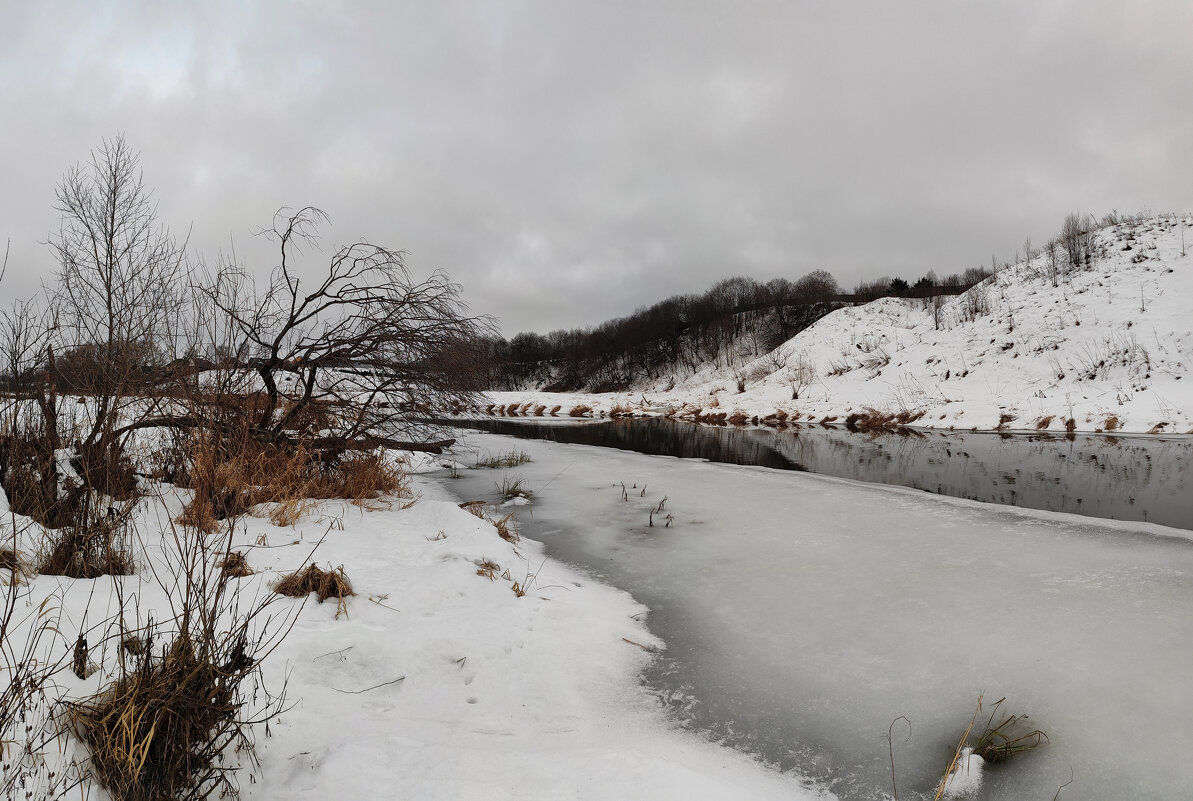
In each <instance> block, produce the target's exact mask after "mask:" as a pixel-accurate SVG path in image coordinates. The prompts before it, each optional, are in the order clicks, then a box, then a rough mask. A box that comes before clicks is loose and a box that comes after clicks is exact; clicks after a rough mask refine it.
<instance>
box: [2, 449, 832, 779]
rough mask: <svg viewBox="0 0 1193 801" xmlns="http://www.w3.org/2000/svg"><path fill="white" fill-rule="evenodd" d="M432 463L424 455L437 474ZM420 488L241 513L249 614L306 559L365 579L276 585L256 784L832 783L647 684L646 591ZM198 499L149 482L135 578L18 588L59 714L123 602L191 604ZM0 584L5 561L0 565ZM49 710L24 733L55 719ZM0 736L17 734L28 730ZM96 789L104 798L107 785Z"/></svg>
mask: <svg viewBox="0 0 1193 801" xmlns="http://www.w3.org/2000/svg"><path fill="white" fill-rule="evenodd" d="M423 459H424V460H423V461H421V462H419V463H420V464H421V465H422V468H421V469H423V470H434V471H438V470H439V468H438V467H437V466H436V465H435V464H434V463H433V462H430V461H429V460H426V459H425V457H423ZM409 489H410V490H411V491H412V492H413V493H415V494H416V495H417V496H421V497H420V499H419V500H418V501H417V503H415V504H413V505H412V506H409V507H408V508H403V507H404V504H405V503H407V501H406V500H401V499H390V500H389V501H386V500H384V499H381V500H376V501H370V502H366V503H365V504H364V505H363V506H360V505H354V504H352V503H348V502H345V501H319V502H311V503H309V504H307V505H304V506H303V507H302V513H301V516H299V517H298V519H297V521H296V522H295V524H294V525H293V526H278V525H275V524H273V523H272V522H271V521H270V519H269V518H268V517H267V516H246V517H244V518H242V520H241V523H238V525H237V527H236V530H235V532H234V533H233V535H232V540H231V542H230V546H231V548H232V550H233V552H236V553H241V554H243V555H244V557H245V560H244V561H245V565H244V566H245V568H247V570H249V571H251V573H249V574H247V575H244V576H242V577H240V578H236V579H234V580H233V582H232V585H231V589H230V590H229V592H230V593H232V595H231V596H230V597H234V598H235V599H236V600H235V601H234V602H233V603H234V604H235V605H236V608H240V609H241V610H242V612H243V611H244V610H245V609H247V608H249V607H251V606H253V605H255V604H256V603H257V601H258V600H260V599H266V598H269V597H271V596H272V587H273V586H274V585H275V584H276V583H277V582H278V580H279V579H280V578H281V577H282V575H283V574H285V573H288V572H290V571H293V570H295V569H298V568H301V567H303V566H304V565H305V564H309V563H311V562H315V563H317V564H318V565H320V566H322V567H325V568H329V569H331V570H333V571H338V570H342V575H343V576H345V577H346V578H347V579H348V580H349V581H350V582H351V584H352V587H353V589H354V591H355V595H353V596H351V597H346V598H344V599H343V602H342V603H340V604H337V603H336V599H335V598H334V597H333V598H331V599H329V600H328V602H326V603H317V602H316V598H315V596H314V595H312V596H310V597H308V598H307V599H306V600H305V601H304V600H302V599H290V598H279V599H277V600H275V601H274V602H273V605H272V606H271V607H270V608H269V615H268V620H266V619H265V617H264V616H263V617H262V618H261V619H260V620H258V622H257V624H256V626H255V627H254V631H257V630H260V631H262V632H267V633H270V636H271V637H277V636H280V635H282V634H283V633H284V635H285V636H284V637H282V638H281V640H280V643H279V644H278V645H277V647H276V648H275V649H274V650H272V652H270V653H269V654H268V655H267V656H265V657H264V659H263V661H261V663H260V666H261V670H262V676H263V679H264V681H265V683H264V685H263V687H267V688H268V689H269V690H270V691H272V692H273V693H277V692H279V691H280V690H282V689H283V688H285V701H284V711H283V712H282V713H281V715H280V717H277V718H274V719H272V720H271V721H270V722H269V723H268V725H263V724H258V725H257V726H255V727H253V732H254V736H255V739H256V741H257V757H258V758H259V759H260V764H259V766H256V767H254V765H253V764H252V760H251V759H250V758H249V757H248V756H247V755H246V753H245V752H242V751H241V750H240V749H239V748H237V749H236V750H235V751H233V750H232V749H231V748H229V749H228V752H227V753H226V754H225V759H226V760H227V761H226V762H225V763H223V764H224V765H225V767H226V768H228V769H230V770H232V771H233V773H232V776H233V782H234V783H235V784H238V785H239V786H240V788H241V792H242V797H244V798H246V799H287V801H293V800H294V799H312V800H314V799H319V800H320V801H322V800H323V799H326V798H328V797H329V796H330V797H337V798H353V799H356V798H360V799H365V798H402V799H472V800H474V801H493V799H520V798H581V799H594V801H595V800H596V799H599V800H600V801H607V799H613V798H643V799H646V798H650V799H656V798H664V799H675V801H690V799H701V798H706V799H710V801H711V799H718V801H719V799H724V798H730V799H741V801H747V799H757V798H761V799H792V798H797V799H812V798H819V797H821V796H819V795H818V794H816V793H814V792H812V791H810V790H807V789H806V788H805V787H804V786H803V784H801V782H800V781H799V780H798V778H796V777H793V776H791V775H782V774H779V773H777V772H775V771H774V770H771V769H768V768H765V767H763V766H761V765H760V764H759V763H757V762H756V761H754V760H752V759H750V758H749V757H746V756H743V755H741V754H739V753H736V752H734V751H731V750H729V749H726V748H722V747H718V746H717V745H714V744H712V743H710V742H707V741H705V740H703V739H701V738H699V737H696V736H692V735H688V734H685V733H683V732H679V731H677V730H675V729H674V728H672V727H671V726H670V725H669V723H668V721H667V719H666V717H665V715H664V713H663V710H662V709H661V707H660V704H659V702H658V700H657V699H656V698H655V697H654V696H652V695H651V694H650V693H649V692H648V691H647V690H645V689H644V688H642V687H641V685H640V683H639V674H640V671H641V670H642V668H643V666H644V665H645V664H646V663H647V661H648V660H649V659H650V655H651V654H650V653H649V652H648V651H650V652H653V651H656V650H658V649H661V648H663V647H665V646H664V644H663V643H662V642H660V641H659V640H658V639H657V638H655V637H653V636H652V635H651V634H650V632H649V631H648V630H647V628H646V624H645V623H644V619H645V617H646V615H647V610H646V608H645V607H644V606H642V604H640V603H639V602H637V601H635V600H634V599H633V598H631V597H630V596H629V595H628V594H627V593H625V592H622V591H619V590H616V589H613V588H612V587H610V586H608V585H606V584H602V583H600V582H598V581H594V580H593V579H591V578H590V577H588V576H586V575H584V574H582V573H580V572H577V571H575V570H573V569H572V568H569V567H567V566H565V565H564V564H562V563H560V562H559V561H557V560H554V559H548V558H545V555H544V553H543V549H542V547H541V546H540V545H539V544H538V543H537V542H535V541H533V540H530V539H522V538H518V537H517V535H516V531H515V532H508V533H507V536H508V537H509V539H504V538H503V537H502V536H501V535H500V533H499V530H498V528H497V527H496V526H495V525H494V524H493V522H491V520H492V519H500V516H494V515H493V514H492V513H490V514H489V515H488V519H482V518H480V517H477V516H476V515H474V514H470V513H469V512H468V511H466V510H465V509H462V508H461V507H460V506H459V505H458V504H457V503H456V502H454V501H453V500H452V499H450V498H449V496H448V495H447V494H446V493H445V492H444V491H443V489H442V488H441V487H440V486H439V484H438V483H437V482H436V481H435V480H434V479H433V478H431V477H430V476H427V475H424V474H420V473H418V472H415V473H414V474H412V475H411V476H410V483H409ZM188 497H189V494H188V492H187V491H185V490H178V489H175V488H173V487H170V486H169V485H155V486H154V491H153V492H151V493H150V494H149V495H148V496H147V497H145V498H143V499H142V500H141V501H140V502H139V503H138V504H137V506H136V507H135V511H134V512H133V518H132V521H131V524H132V528H131V530H130V533H131V536H130V537H129V545H130V547H131V548H132V551H131V553H132V557H133V561H134V563H135V565H136V568H137V571H136V573H135V574H134V575H131V576H127V577H123V578H113V577H108V576H103V577H100V578H98V579H93V580H81V579H70V578H65V577H59V576H50V575H35V574H27V575H24V576H23V577H22V578H21V579H20V583H19V584H16V585H14V589H15V591H16V592H17V593H19V596H18V600H19V610H21V611H20V613H19V614H18V615H17V616H16V618H15V621H16V624H15V626H16V627H15V628H14V629H10V630H6V631H5V653H9V654H11V653H12V652H13V651H12V649H13V648H19V646H20V644H21V643H23V642H25V638H26V636H27V635H28V634H29V633H30V631H31V628H30V627H33V626H37V625H42V624H44V623H46V622H47V621H51V620H52V621H53V626H54V631H55V632H57V633H56V634H53V637H52V639H51V638H49V637H50V635H46V638H43V639H44V645H45V647H46V649H47V651H46V654H45V655H46V656H47V657H48V658H49V659H50V660H51V661H52V660H55V659H60V658H61V659H64V663H63V666H62V669H60V670H59V671H58V673H56V674H55V676H54V681H53V685H52V689H53V693H54V699H53V700H54V708H57V706H58V705H59V704H61V703H62V702H70V701H77V700H80V699H84V698H88V697H91V696H93V695H94V694H96V693H97V692H99V691H100V690H101V688H103V687H105V686H108V685H109V683H110V682H111V681H112V680H113V679H114V678H115V677H116V676H118V675H120V673H119V669H118V666H117V664H118V656H119V652H120V647H121V646H120V642H121V641H120V637H119V635H120V632H121V631H122V629H121V628H120V627H119V625H118V621H117V619H116V618H114V617H112V616H113V615H115V614H117V611H118V610H120V609H121V606H122V603H121V599H122V598H123V599H125V600H127V599H129V598H135V599H136V601H135V606H134V605H126V606H125V614H126V615H127V616H128V617H127V620H126V624H127V625H128V626H130V627H131V626H135V625H136V624H137V622H138V621H140V622H141V623H144V621H146V620H150V619H152V620H156V621H164V622H165V624H166V625H167V628H168V624H169V622H170V621H171V620H172V619H173V617H172V611H171V610H172V609H173V608H175V606H176V605H177V603H178V596H177V593H176V592H175V591H171V590H168V589H166V588H164V587H162V586H160V585H159V584H158V581H160V580H162V579H163V578H164V579H165V580H166V582H167V584H169V577H170V575H171V572H170V570H171V567H170V566H171V565H175V566H176V565H177V564H178V556H179V555H178V552H177V550H176V549H177V548H178V547H179V540H177V539H175V538H172V537H171V536H170V534H169V532H170V530H171V528H172V527H171V525H170V523H169V521H170V520H171V519H173V518H175V517H177V516H178V514H179V512H180V511H181V507H182V504H183V502H184V501H185V500H186V499H187V498H188ZM365 507H368V508H365ZM268 511H269V509H268V508H265V509H263V510H261V513H262V514H264V513H265V512H268ZM0 513H2V514H0V520H3V521H5V522H4V523H0V525H3V526H4V527H5V529H7V530H6V531H5V540H6V541H11V542H13V543H15V545H16V547H17V549H18V552H19V553H20V554H21V555H22V556H21V561H22V563H30V562H32V560H33V556H34V554H35V553H36V552H37V548H38V543H39V541H40V540H39V538H40V536H41V533H40V532H41V529H40V528H39V527H38V526H37V525H36V524H33V523H32V522H31V521H29V519H28V518H23V517H22V516H20V515H13V514H11V513H10V511H9V510H8V508H7V501H6V499H5V498H4V496H3V493H2V492H0ZM511 525H513V524H511ZM9 526H13V527H15V529H16V530H17V532H18V534H17V535H15V537H14V536H13V534H12V530H11V529H9ZM510 540H516V541H510ZM6 547H7V546H6ZM26 572H28V571H26ZM155 576H156V578H155ZM0 577H3V578H4V579H8V577H9V571H7V570H3V568H0ZM58 610H60V611H58ZM47 615H48V616H49V617H47ZM291 619H292V620H293V628H291V629H289V631H288V633H286V632H285V628H286V626H287V625H288V621H290V620H291ZM78 634H82V635H84V636H85V637H86V639H87V640H88V641H89V642H90V646H91V647H90V650H89V651H87V650H84V652H83V653H84V657H83V659H84V662H86V663H88V664H87V665H86V669H85V670H83V669H82V668H80V672H81V673H83V674H85V675H86V678H80V677H78V676H76V675H75V673H74V672H72V671H71V670H70V669H68V668H69V667H70V663H71V659H70V649H71V648H72V647H74V646H75V637H76V635H78ZM84 648H86V646H84ZM62 654H65V657H63V656H62ZM77 654H78V651H77V649H76V664H78V658H77ZM261 689H262V687H259V686H257V685H256V684H254V686H253V687H252V688H247V687H246V697H245V700H246V702H248V703H249V705H250V706H252V707H253V710H252V711H250V710H249V709H248V708H247V707H246V711H245V717H246V718H248V717H252V715H253V714H255V713H256V711H257V710H256V706H257V705H263V704H265V703H266V696H265V695H264V694H263V693H262V692H261ZM37 709H39V710H41V711H40V712H35V713H34V715H33V717H32V718H30V722H31V723H32V724H33V725H34V726H35V728H34V729H33V730H31V731H36V730H37V728H36V727H38V726H40V725H41V723H42V722H44V720H39V719H38V716H39V715H41V714H45V713H46V712H47V710H46V709H45V708H42V707H38V708H37ZM4 723H5V726H6V727H7V724H9V723H14V721H4ZM14 725H15V724H14ZM49 726H50V730H51V731H55V730H56V731H60V729H59V728H58V727H57V724H56V723H54V722H52V721H51V722H50V723H49ZM4 732H5V733H6V735H7V734H13V738H14V739H15V738H16V736H17V735H19V736H20V737H21V738H22V739H20V740H19V742H20V743H24V739H23V738H24V736H25V732H24V730H22V732H18V733H15V734H14V733H13V732H8V731H7V728H5V729H4ZM6 739H7V736H6ZM87 756H88V754H87V752H86V749H85V748H84V747H83V746H81V745H80V744H79V743H78V742H77V741H76V740H75V739H74V738H73V737H71V736H70V735H66V734H58V735H51V737H50V739H49V741H48V745H45V746H43V747H41V750H40V751H39V750H35V751H33V752H31V754H30V755H29V756H27V757H23V758H22V760H20V761H18V762H16V763H11V764H6V765H5V766H4V772H3V773H2V774H0V778H5V777H6V776H7V775H8V771H9V770H10V769H11V770H25V768H23V767H22V765H26V766H27V767H28V775H27V781H26V782H25V783H26V786H28V787H29V788H30V790H31V792H32V796H31V797H38V798H43V797H44V798H51V797H58V795H57V793H58V792H59V789H60V788H62V787H63V786H64V784H66V783H69V782H70V781H71V778H72V777H77V776H79V775H80V773H81V772H82V771H84V770H86V769H87V765H88V763H87ZM91 793H92V797H106V796H105V795H104V794H103V791H101V790H99V789H98V787H95V786H92V787H91ZM97 794H98V795H97Z"/></svg>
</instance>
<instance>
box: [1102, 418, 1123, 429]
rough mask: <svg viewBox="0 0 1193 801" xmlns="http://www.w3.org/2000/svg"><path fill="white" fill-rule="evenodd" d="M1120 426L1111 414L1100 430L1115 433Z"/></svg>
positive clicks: (1119, 421) (1120, 422)
mask: <svg viewBox="0 0 1193 801" xmlns="http://www.w3.org/2000/svg"><path fill="white" fill-rule="evenodd" d="M1120 425H1122V421H1121V420H1119V419H1118V418H1117V417H1115V416H1114V415H1113V414H1112V415H1110V416H1109V417H1107V418H1106V422H1105V423H1103V424H1102V428H1104V429H1105V430H1107V431H1116V430H1118V427H1119V426H1120Z"/></svg>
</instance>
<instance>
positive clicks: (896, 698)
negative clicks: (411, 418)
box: [443, 434, 1193, 801]
mask: <svg viewBox="0 0 1193 801" xmlns="http://www.w3.org/2000/svg"><path fill="white" fill-rule="evenodd" d="M465 447H467V448H475V449H477V451H479V452H482V453H485V452H488V453H501V452H508V451H510V450H511V449H513V450H522V451H526V452H527V453H528V454H529V455H530V456H531V457H532V459H533V461H531V462H529V463H527V464H524V465H520V466H519V467H517V468H514V469H511V470H506V471H500V470H497V471H494V470H466V471H462V473H461V477H460V478H458V479H452V478H447V477H444V478H443V481H444V485H445V486H446V487H447V488H449V489H451V490H452V491H453V492H454V493H455V494H456V495H457V496H458V497H459V498H460V499H461V500H463V499H473V498H480V499H488V498H492V497H493V496H494V494H495V487H494V484H495V483H497V481H499V480H500V479H501V477H502V476H504V475H511V476H512V475H517V476H518V477H520V478H522V479H523V480H524V482H525V486H527V487H528V488H529V489H530V491H531V492H532V493H533V503H532V506H531V507H530V508H529V510H528V511H529V512H530V514H526V513H525V512H522V513H519V520H521V521H522V525H523V526H524V530H525V531H526V532H527V533H528V534H529V535H530V536H532V537H534V538H537V539H541V540H542V541H543V542H545V543H546V545H547V549H548V550H547V553H548V554H550V555H551V557H552V559H550V560H549V561H548V564H551V563H552V562H553V561H554V560H556V559H558V560H563V561H566V562H569V563H572V564H577V565H580V566H581V567H583V568H585V569H587V570H589V571H591V572H592V574H593V575H594V576H597V577H599V578H601V579H603V580H606V581H608V582H610V583H612V584H614V585H615V586H618V587H621V588H623V589H625V590H628V591H629V592H631V593H632V594H633V595H634V597H635V598H637V599H638V600H639V601H641V602H642V603H644V604H646V605H647V606H648V607H650V609H651V612H650V616H649V618H648V623H649V625H650V627H651V630H652V631H653V632H655V633H656V634H657V635H658V636H660V637H662V638H663V639H664V640H665V641H666V643H667V649H666V650H665V651H664V652H662V653H661V654H660V655H659V657H658V659H657V660H656V662H654V663H651V664H650V665H648V666H647V670H646V675H647V677H648V679H649V684H650V686H651V687H652V688H653V689H654V690H655V691H656V692H658V693H659V695H660V697H662V698H664V699H665V700H666V702H667V703H668V705H669V706H670V707H671V709H672V713H673V714H674V715H675V716H676V718H677V719H678V720H680V721H687V722H689V723H691V724H692V725H693V726H694V727H695V728H697V729H700V730H705V731H709V732H711V733H712V734H713V735H714V736H716V737H718V738H724V739H725V740H726V741H728V742H730V743H732V744H734V745H736V746H739V747H741V748H743V749H746V750H748V751H751V752H754V753H758V754H760V755H761V756H762V757H764V758H766V759H767V760H770V761H772V762H775V763H777V764H779V765H782V766H783V767H791V768H794V769H795V770H796V771H797V772H800V773H804V774H806V775H811V776H812V777H814V778H816V779H818V780H822V781H824V782H827V783H829V787H830V789H832V790H833V791H834V792H835V793H837V795H838V796H839V797H840V798H842V799H872V798H876V797H880V796H881V795H882V794H883V793H886V792H889V789H890V765H889V762H888V753H887V745H886V742H885V736H886V734H887V732H888V728H889V727H890V724H891V721H892V720H894V719H896V718H897V717H899V716H906V717H908V718H910V719H911V721H912V724H913V731H914V734H913V736H912V738H911V739H910V740H909V741H908V742H907V743H903V741H902V738H901V737H899V736H896V737H895V743H894V755H895V761H896V770H897V774H898V777H899V791H900V797H914V795H912V793H913V792H928V793H929V794H930V793H931V791H932V789H933V788H934V787H935V786H936V784H937V782H938V781H939V780H940V778H941V774H942V772H943V770H944V766H945V763H946V762H947V760H948V757H949V755H950V754H951V753H952V751H953V749H954V748H955V746H956V744H957V739H958V738H959V737H960V735H961V733H962V731H964V729H965V725H966V724H967V723H968V722H969V720H970V718H971V715H972V713H973V708H974V703H975V702H976V700H977V698H978V696H979V694H980V693H982V692H983V691H984V692H985V696H986V698H987V699H988V700H989V699H996V698H999V697H1002V696H1006V697H1007V701H1006V703H1005V704H1004V706H1003V708H1004V709H1005V710H1006V712H1007V714H1027V715H1029V716H1030V721H1031V725H1032V726H1036V727H1039V728H1040V729H1042V730H1044V731H1045V732H1046V733H1047V734H1048V736H1049V738H1050V742H1048V743H1046V744H1045V745H1044V746H1043V747H1041V748H1040V749H1038V750H1037V751H1035V752H1032V753H1030V754H1026V755H1021V756H1018V757H1016V758H1015V760H1014V761H1013V762H1012V763H1011V764H1010V765H1007V766H999V767H998V768H997V769H996V768H990V767H988V768H987V770H986V771H985V776H984V781H983V786H984V788H986V789H984V790H983V792H985V793H986V795H984V796H982V797H987V798H1050V797H1052V796H1053V794H1054V793H1055V791H1056V789H1057V787H1059V786H1060V785H1061V784H1063V783H1065V782H1066V781H1068V780H1069V778H1070V773H1069V768H1070V766H1072V768H1073V771H1074V775H1075V780H1074V783H1073V785H1071V786H1070V788H1068V789H1067V790H1066V791H1065V794H1070V793H1071V794H1072V796H1073V797H1075V798H1083V799H1106V800H1107V801H1109V800H1110V799H1119V798H1129V797H1146V798H1173V797H1180V796H1181V795H1182V794H1183V793H1184V792H1185V790H1186V789H1187V788H1188V787H1189V786H1193V766H1191V765H1190V763H1189V762H1188V760H1186V759H1185V758H1184V755H1185V754H1186V753H1187V752H1188V749H1189V748H1190V746H1193V740H1191V739H1190V736H1189V725H1188V721H1189V720H1190V719H1193V696H1191V695H1190V694H1189V693H1188V692H1187V687H1186V684H1187V677H1188V665H1189V663H1190V660H1191V659H1193V639H1191V638H1190V637H1189V634H1190V633H1191V631H1193V630H1191V629H1190V623H1189V621H1190V620H1193V538H1190V536H1189V535H1188V532H1184V531H1181V530H1178V529H1172V528H1167V527H1164V526H1158V525H1155V524H1148V523H1124V522H1114V521H1101V520H1093V519H1089V518H1082V517H1078V516H1076V515H1069V514H1058V513H1048V512H1040V511H1031V510H1021V509H1015V508H1010V507H1000V506H994V505H990V504H982V503H976V502H972V501H965V500H960V499H953V498H947V497H941V496H935V495H929V494H926V493H923V492H919V491H913V490H907V489H903V488H894V487H883V486H876V485H868V484H861V483H857V482H852V481H846V480H842V479H834V478H829V477H825V476H819V475H815V474H808V473H800V472H791V471H778V470H769V469H765V468H755V467H742V466H736V465H726V464H712V463H707V462H702V461H698V460H692V459H683V460H680V459H673V458H667V457H651V456H643V455H641V454H635V453H630V452H625V451H617V450H612V449H603V448H602V449H596V448H589V447H583V446H573V445H564V444H559V443H551V442H545V441H539V440H524V439H518V440H513V439H510V438H507V437H500V436H496V435H490V434H469V435H468V437H467V445H466V446H462V447H461V449H460V450H461V452H466V451H465ZM455 458H456V459H457V460H459V461H466V462H467V461H469V460H468V459H466V458H462V457H461V456H460V455H457V456H456V457H455ZM473 463H475V460H473ZM495 479H496V480H497V481H495ZM623 484H624V487H625V495H624V496H623ZM663 498H666V499H667V500H666V503H665V505H664V509H663V512H662V515H664V516H665V515H666V514H670V515H672V516H673V521H672V522H671V525H669V526H667V525H666V523H665V522H663V520H662V519H661V515H660V514H659V513H656V514H655V515H654V526H650V525H649V520H650V513H651V510H652V509H657V508H658V505H659V503H660V501H662V500H663ZM905 792H906V793H907V795H905Z"/></svg>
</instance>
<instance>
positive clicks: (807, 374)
mask: <svg viewBox="0 0 1193 801" xmlns="http://www.w3.org/2000/svg"><path fill="white" fill-rule="evenodd" d="M815 381H816V365H815V364H814V363H813V362H812V361H811V360H810V359H809V358H808V357H807V354H805V353H800V355H799V356H797V357H796V358H795V362H794V364H792V365H791V367H790V368H789V369H788V370H787V385H788V386H789V387H791V399H792V400H799V395H800V393H801V392H803V391H804V390H805V389H807V388H808V387H810V386H811V385H812V384H813V382H815Z"/></svg>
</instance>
